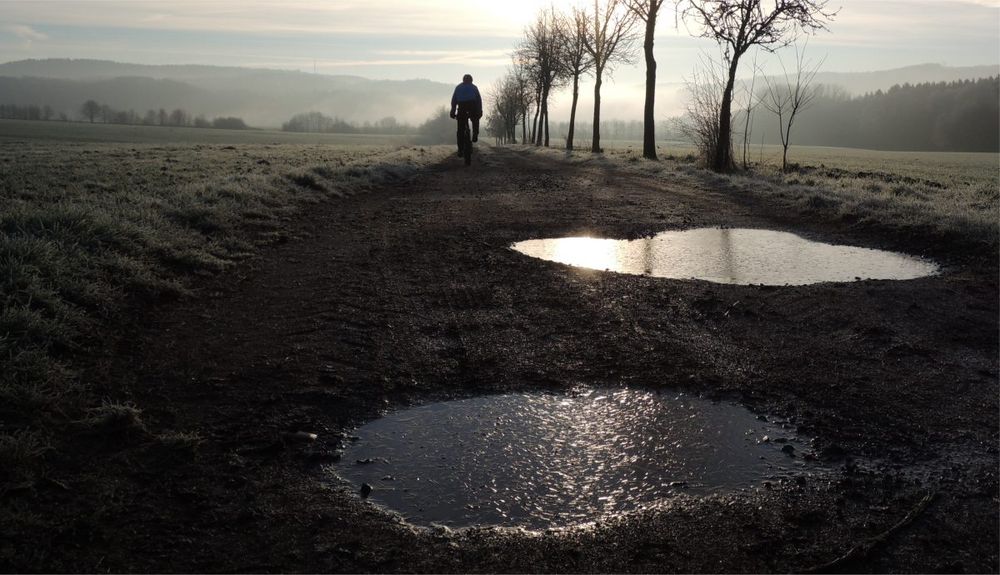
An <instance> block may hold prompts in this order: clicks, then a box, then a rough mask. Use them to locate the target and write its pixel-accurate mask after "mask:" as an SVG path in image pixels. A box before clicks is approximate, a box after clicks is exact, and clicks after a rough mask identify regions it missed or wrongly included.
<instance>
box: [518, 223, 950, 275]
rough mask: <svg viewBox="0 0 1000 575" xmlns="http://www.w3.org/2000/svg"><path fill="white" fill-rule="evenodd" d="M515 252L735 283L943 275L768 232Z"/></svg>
mask: <svg viewBox="0 0 1000 575" xmlns="http://www.w3.org/2000/svg"><path fill="white" fill-rule="evenodd" d="M512 247H513V249H515V250H517V251H519V252H521V253H523V254H526V255H529V256H532V257H536V258H541V259H546V260H551V261H555V262H560V263H564V264H569V265H573V266H579V267H584V268H591V269H597V270H608V271H614V272H620V273H628V274H639V275H649V276H654V277H663V278H674V279H689V278H694V279H702V280H707V281H712V282H716V283H730V284H765V285H804V284H812V283H820V282H849V281H855V280H859V279H894V280H905V279H913V278H918V277H923V276H927V275H931V274H934V273H936V272H937V266H936V265H934V264H933V263H931V262H928V261H926V260H923V259H920V258H915V257H912V256H908V255H905V254H899V253H895V252H887V251H882V250H873V249H867V248H857V247H851V246H838V245H831V244H824V243H820V242H814V241H811V240H807V239H805V238H802V237H799V236H797V235H795V234H790V233H787V232H776V231H770V230H753V229H719V228H700V229H693V230H685V231H677V232H663V233H660V234H657V235H655V236H653V237H651V238H642V239H638V240H631V241H627V240H611V239H601V238H585V237H572V238H552V239H539V240H526V241H523V242H518V243H516V244H514V245H513V246H512Z"/></svg>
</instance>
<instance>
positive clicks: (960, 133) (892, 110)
mask: <svg viewBox="0 0 1000 575" xmlns="http://www.w3.org/2000/svg"><path fill="white" fill-rule="evenodd" d="M760 95H761V94H758V96H760ZM774 120H775V119H774V117H758V118H756V119H755V120H754V123H753V127H752V128H751V129H752V131H753V132H754V133H757V134H760V135H761V136H762V137H763V139H764V140H765V141H767V142H768V143H777V142H776V140H777V132H776V131H775V128H776V127H777V124H776V123H775V121H774ZM998 125H1000V77H994V78H982V79H978V80H963V81H958V82H938V83H924V84H917V85H910V84H903V85H896V86H893V87H892V88H889V89H888V90H886V91H882V90H878V91H876V92H874V93H869V94H865V95H863V96H856V97H852V96H850V95H849V94H847V93H846V92H844V90H842V89H840V88H838V87H836V86H822V85H820V86H817V87H816V89H815V97H814V99H813V100H812V102H811V104H810V106H809V111H808V113H805V114H803V115H802V118H801V120H800V121H799V122H798V123H797V125H796V127H795V130H796V141H797V142H800V143H802V144H804V145H816V146H839V147H850V148H871V149H876V150H925V151H962V152H998V151H1000V131H998V130H997V126H998Z"/></svg>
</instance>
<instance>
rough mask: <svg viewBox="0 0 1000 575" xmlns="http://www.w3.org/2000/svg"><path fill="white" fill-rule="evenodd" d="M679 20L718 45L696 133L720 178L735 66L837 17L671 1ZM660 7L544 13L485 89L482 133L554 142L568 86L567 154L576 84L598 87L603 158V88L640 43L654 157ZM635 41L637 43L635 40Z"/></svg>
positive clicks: (742, 4) (804, 2)
mask: <svg viewBox="0 0 1000 575" xmlns="http://www.w3.org/2000/svg"><path fill="white" fill-rule="evenodd" d="M669 6H673V8H674V10H675V16H676V17H677V18H678V19H679V20H682V21H683V22H684V23H685V26H686V27H687V28H688V30H690V31H691V33H692V34H693V35H696V36H701V37H705V38H710V39H712V40H714V41H715V42H716V44H717V45H718V47H719V56H720V59H719V62H720V73H719V74H718V75H717V76H718V77H719V78H721V80H722V81H721V82H718V83H717V84H713V87H712V89H713V90H714V92H715V93H713V94H711V95H710V96H711V97H707V98H704V99H703V101H702V103H703V104H704V106H706V107H702V108H701V110H700V111H701V112H703V113H704V114H705V118H702V119H703V120H705V122H704V126H702V128H703V129H704V130H707V131H708V132H709V133H707V134H705V135H706V136H708V137H705V138H700V139H699V140H698V141H697V143H698V144H699V147H700V149H701V153H702V155H703V157H704V160H705V162H706V163H707V164H708V165H709V166H711V167H712V168H713V169H715V170H718V171H728V170H730V169H732V168H734V167H735V164H736V162H735V159H734V157H733V142H732V138H733V113H734V110H733V107H734V92H735V90H736V88H737V83H736V77H737V74H738V73H739V70H740V65H741V63H742V62H741V60H742V59H743V56H744V55H746V54H747V53H748V52H749V51H750V50H751V49H752V48H754V47H758V48H762V49H763V50H764V51H766V52H773V51H775V50H777V49H778V48H781V47H784V46H788V45H790V44H792V43H793V42H794V41H795V40H796V39H797V38H798V37H799V36H801V35H803V34H807V35H808V34H813V33H816V32H819V31H821V30H826V29H827V28H826V25H827V23H828V22H830V21H832V20H833V18H834V17H835V16H836V12H835V11H832V10H828V9H827V0H677V1H675V2H672V3H669V4H667V7H669ZM663 8H664V0H594V2H593V5H592V6H588V7H586V8H582V7H574V8H571V9H570V11H569V12H562V11H557V10H556V9H555V8H548V9H545V10H542V11H541V12H539V14H538V15H537V17H536V19H535V21H534V22H533V23H532V24H531V25H529V26H528V27H527V28H526V29H525V30H524V38H523V40H522V41H521V42H520V44H519V45H518V46H516V47H515V49H514V51H513V53H512V55H511V65H510V67H509V69H508V73H507V74H506V75H505V76H504V77H502V78H501V79H499V80H498V81H497V82H496V84H495V85H494V86H493V89H492V90H491V98H490V107H489V112H488V114H487V117H486V127H487V130H489V132H490V133H492V135H493V136H494V137H495V138H497V139H498V140H499V141H501V142H516V141H518V137H520V141H522V142H531V143H533V144H535V145H538V146H548V145H549V143H550V139H549V138H550V124H549V113H548V102H549V99H550V98H551V97H552V95H553V94H554V93H555V92H556V91H558V90H561V89H564V88H566V87H570V86H571V87H572V102H571V105H570V119H569V124H568V129H567V136H566V147H567V148H568V149H572V148H573V146H574V139H575V137H576V107H577V101H578V96H579V84H580V80H581V78H583V77H584V76H589V77H590V78H591V79H592V80H593V82H594V109H593V116H592V122H591V130H592V131H591V134H592V135H591V151H592V152H595V153H599V152H601V144H600V142H601V125H602V122H601V86H602V83H603V81H604V79H605V78H607V77H608V76H609V75H610V74H611V73H613V71H614V70H615V68H616V67H618V66H620V65H626V64H631V63H633V62H635V61H636V60H637V51H638V48H639V46H640V44H641V47H642V54H643V61H644V63H645V68H646V89H645V99H644V105H643V138H642V141H643V156H644V157H646V158H649V159H656V145H655V132H656V121H655V112H654V103H655V90H656V60H655V58H654V57H653V47H654V37H655V31H656V23H657V20H658V18H659V17H660V15H661V12H662V9H663ZM640 40H641V42H640Z"/></svg>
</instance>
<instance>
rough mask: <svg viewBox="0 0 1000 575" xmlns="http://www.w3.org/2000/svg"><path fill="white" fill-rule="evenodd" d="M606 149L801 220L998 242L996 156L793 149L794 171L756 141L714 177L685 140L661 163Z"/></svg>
mask: <svg viewBox="0 0 1000 575" xmlns="http://www.w3.org/2000/svg"><path fill="white" fill-rule="evenodd" d="M605 150H606V153H605V154H604V158H605V159H611V160H614V161H616V162H618V163H621V164H622V165H626V166H629V167H630V168H631V169H633V170H639V171H642V172H645V173H648V174H649V175H650V176H652V177H664V178H674V177H677V175H678V174H681V173H682V174H684V175H686V176H688V177H694V178H696V179H698V180H701V181H703V182H706V183H708V184H710V185H713V186H722V187H725V188H730V189H733V190H734V191H738V192H740V193H750V194H756V195H759V196H761V197H766V198H768V199H769V200H770V201H774V202H777V203H779V204H781V205H784V206H785V207H786V208H787V209H788V210H789V211H790V212H791V213H798V214H801V215H802V217H807V218H826V219H836V220H842V219H846V220H852V221H857V222H860V223H862V224H873V225H879V226H882V227H885V228H889V229H892V230H897V231H899V232H900V233H902V234H911V233H918V234H925V235H926V234H931V235H935V236H940V237H942V238H958V239H959V240H961V241H964V242H966V243H968V244H969V245H970V246H973V247H975V246H979V247H981V248H982V249H983V250H986V251H988V252H995V251H996V248H997V246H998V243H1000V155H998V154H990V153H949V152H883V151H875V150H858V149H849V148H824V147H809V146H793V147H792V148H791V149H790V152H789V161H790V162H793V163H794V165H795V169H793V170H792V171H790V172H789V173H781V171H780V169H779V168H780V166H781V148H780V147H779V146H764V147H759V146H758V147H755V148H754V149H753V150H752V154H751V156H752V157H751V158H750V160H751V162H752V163H753V165H752V166H751V169H750V170H749V171H746V172H743V171H739V172H737V173H734V174H730V175H719V174H713V173H710V172H707V171H704V170H701V169H699V168H698V167H697V164H696V154H697V150H696V149H695V147H694V146H693V145H691V144H687V143H681V142H669V143H665V144H661V145H660V146H658V150H659V151H658V155H659V157H660V158H661V160H668V161H667V162H647V161H646V160H643V159H642V144H641V142H629V141H610V142H607V143H606V146H605ZM548 153H556V151H555V150H551V151H549V152H548ZM561 153H562V154H563V155H565V152H561ZM572 157H573V158H574V160H573V161H584V162H586V161H592V156H591V154H590V153H589V152H585V151H574V152H573V154H572ZM671 162H675V163H671Z"/></svg>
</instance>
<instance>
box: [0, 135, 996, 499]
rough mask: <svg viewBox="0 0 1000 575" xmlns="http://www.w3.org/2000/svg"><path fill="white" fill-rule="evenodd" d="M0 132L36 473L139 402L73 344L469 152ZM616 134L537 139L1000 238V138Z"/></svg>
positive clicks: (988, 245) (670, 173)
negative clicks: (784, 159)
mask: <svg viewBox="0 0 1000 575" xmlns="http://www.w3.org/2000/svg"><path fill="white" fill-rule="evenodd" d="M0 144H2V145H0V304H2V309H0V364H2V369H0V483H2V482H10V481H25V480H30V479H31V477H30V476H31V474H32V473H35V472H36V470H37V462H38V461H39V460H40V459H42V458H43V456H44V455H45V454H47V453H51V452H52V450H51V449H50V448H51V446H52V445H53V442H54V441H55V439H54V438H55V437H56V436H57V435H58V429H60V427H61V426H64V425H65V424H66V423H67V422H70V421H76V422H79V421H83V422H87V421H91V422H95V423H94V424H95V425H97V424H98V423H99V421H102V420H103V419H102V418H106V417H120V416H124V417H127V416H129V414H130V413H133V412H132V411H130V410H131V409H133V408H130V407H129V406H122V405H105V404H96V405H95V399H94V397H93V395H92V394H90V393H89V392H88V386H89V382H82V381H80V380H79V378H78V373H77V372H76V371H75V370H74V360H73V358H74V357H75V356H76V355H86V354H87V352H88V350H90V349H93V346H94V345H95V344H97V343H98V342H100V340H101V339H102V337H103V336H104V335H106V333H107V330H108V329H109V326H113V325H114V322H115V321H120V320H122V318H124V317H126V316H127V314H128V310H130V309H136V308H135V306H136V305H141V304H142V302H143V301H146V300H153V299H156V298H160V297H163V296H178V295H180V294H184V293H185V292H186V291H187V289H188V286H189V285H190V282H191V279H192V278H194V277H197V276H199V275H205V274H215V273H219V272H221V271H224V270H226V269H228V268H229V267H230V266H232V265H233V264H234V263H236V262H238V261H240V260H242V259H244V258H247V257H250V256H252V255H253V254H254V253H255V252H256V251H257V250H258V248H259V246H261V245H262V244H267V243H271V242H276V241H282V240H283V239H285V238H287V237H288V234H289V229H290V226H289V223H290V222H291V221H292V220H293V219H294V218H295V217H296V215H297V214H298V213H300V212H301V211H302V210H303V209H305V208H307V207H308V206H309V205H311V204H314V203H316V202H322V201H327V200H329V199H330V198H334V197H338V196H342V195H347V194H354V193H358V192H362V191H364V190H366V189H368V188H370V187H372V186H376V185H378V184H379V183H380V182H386V181H398V180H400V179H404V178H407V177H409V176H410V175H411V174H413V173H415V172H416V171H417V170H419V169H420V168H422V167H425V166H428V165H432V164H435V163H437V162H439V161H440V160H442V159H444V158H445V157H447V156H449V155H450V154H451V153H452V147H451V146H434V147H415V146H407V145H405V144H406V139H400V138H394V137H377V136H353V135H346V136H345V135H324V134H320V135H317V134H291V133H284V132H275V131H227V130H209V129H176V128H174V129H171V128H158V127H134V126H113V125H90V124H82V123H56V122H18V121H0ZM607 149H608V152H607V154H605V155H603V156H597V157H595V156H593V155H591V154H590V153H589V152H584V151H578V152H574V153H572V154H570V155H568V156H567V154H566V153H565V152H564V151H562V150H559V149H555V148H553V149H548V150H539V151H538V153H539V154H543V155H544V154H550V155H552V156H553V157H554V158H555V157H558V158H559V159H560V160H568V161H569V162H570V163H573V162H596V161H602V162H604V161H611V162H614V163H615V164H616V165H619V166H622V167H625V168H626V169H629V170H635V171H639V172H642V173H645V174H648V175H649V176H650V177H655V178H664V179H676V178H678V177H680V178H686V179H687V180H688V181H691V182H696V183H700V184H707V185H710V186H713V187H721V188H723V189H732V190H733V191H734V193H751V194H760V195H762V196H765V197H767V198H768V199H769V200H770V201H774V202H778V203H779V204H783V205H786V206H787V207H788V209H789V210H790V211H791V213H793V214H794V213H799V214H801V215H802V217H807V218H835V219H836V218H852V219H853V220H856V221H861V222H865V221H869V222H878V223H879V225H884V226H888V227H889V228H892V229H897V228H898V229H902V230H909V231H917V232H920V233H931V234H932V235H933V234H939V235H942V236H957V237H960V238H963V239H964V240H967V241H969V242H970V243H971V244H977V245H982V246H984V247H983V249H985V250H988V251H989V252H990V253H992V252H995V251H996V247H997V236H998V234H997V228H998V187H1000V186H998V164H997V155H995V154H919V153H905V154H904V153H885V152H871V151H864V150H842V149H829V148H797V147H796V148H793V150H792V154H791V158H792V161H794V162H797V163H798V164H799V166H800V167H799V169H797V170H796V171H795V172H793V173H789V174H781V173H779V172H778V170H777V169H776V166H775V164H774V160H775V159H776V158H777V157H778V153H780V150H778V149H777V148H769V149H768V148H765V154H764V157H765V160H766V161H765V163H764V164H762V165H758V166H757V167H756V168H755V169H754V170H753V171H751V172H748V173H739V174H734V175H717V174H712V173H709V172H706V171H704V170H701V169H699V168H698V167H697V166H696V165H695V163H694V161H693V157H689V156H690V154H693V152H694V150H693V148H690V147H689V148H684V147H683V146H681V145H678V144H674V143H670V144H667V145H665V146H664V147H663V148H662V149H661V157H663V158H664V159H667V161H663V162H647V161H645V160H642V159H641V157H640V156H641V154H640V151H641V146H639V144H638V143H633V142H608V148H607ZM758 159H759V158H758ZM88 409H89V410H91V411H87V410H88ZM94 410H96V411H94ZM95 414H96V415H95Z"/></svg>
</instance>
